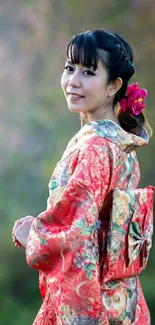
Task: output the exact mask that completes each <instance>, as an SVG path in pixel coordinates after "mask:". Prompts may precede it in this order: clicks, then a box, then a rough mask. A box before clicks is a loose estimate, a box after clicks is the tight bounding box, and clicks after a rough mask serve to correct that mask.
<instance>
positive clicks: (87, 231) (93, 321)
mask: <svg viewBox="0 0 155 325" xmlns="http://www.w3.org/2000/svg"><path fill="white" fill-rule="evenodd" d="M134 72H135V68H134V65H133V54H132V49H131V47H130V46H129V44H128V43H126V42H125V40H124V39H123V38H122V37H120V36H119V35H117V34H112V33H110V32H107V31H104V30H95V31H88V32H85V33H83V34H79V35H77V36H75V37H74V38H73V39H72V40H71V41H70V43H69V45H68V48H67V61H66V64H65V68H64V72H63V75H62V80H61V85H62V89H63V92H64V95H65V97H66V100H67V105H68V108H69V110H70V111H71V112H74V113H79V114H80V116H81V129H80V131H79V132H78V133H77V134H76V135H75V136H74V137H73V138H72V139H71V140H70V142H69V144H68V145H67V148H66V150H65V152H64V154H63V156H62V158H61V160H60V161H59V162H58V164H57V165H56V168H55V170H54V172H53V175H52V177H51V180H50V182H49V198H48V206H47V210H46V211H44V212H42V213H41V214H40V215H39V216H38V217H37V218H34V217H32V216H27V217H24V218H22V219H19V220H18V221H16V222H15V225H14V227H13V241H14V243H15V245H16V246H20V245H22V246H24V247H26V259H27V263H28V264H29V266H31V267H33V268H36V269H38V270H39V274H40V275H39V276H40V278H39V279H40V281H39V284H40V292H41V295H42V297H43V304H42V306H41V309H40V311H39V313H38V315H37V316H36V319H35V320H34V323H33V325H45V324H46V325H60V324H61V325H62V324H68V325H70V324H72V325H80V324H82V325H88V324H89V325H108V324H113V325H116V324H117V325H118V324H119V325H120V324H126V325H128V324H136V325H141V324H145V325H149V324H150V316H149V311H148V308H147V305H146V302H145V299H144V296H143V293H142V289H141V286H140V283H139V280H138V274H139V273H140V272H141V270H143V268H144V267H145V265H146V261H147V258H148V252H149V249H150V247H151V236H152V232H151V229H152V228H151V227H152V219H151V215H152V193H153V190H154V189H153V188H152V187H148V188H146V189H143V190H142V189H140V190H138V189H137V186H138V184H139V179H140V171H139V164H138V161H137V157H136V152H135V149H136V148H137V147H141V146H144V145H147V143H148V140H149V136H148V133H147V131H146V130H145V128H144V125H145V122H146V121H145V117H144V115H143V109H144V107H145V104H144V99H145V97H146V95H147V91H146V90H145V89H140V88H139V86H138V84H137V83H136V84H132V85H130V86H128V82H129V80H130V78H131V76H132V75H133V74H134ZM117 103H119V105H120V107H119V110H118V111H117V112H116V113H115V109H114V108H115V106H116V104H117ZM131 210H132V213H131ZM144 211H145V213H144ZM144 214H145V216H144ZM144 219H145V220H144ZM141 220H144V222H143V225H144V226H145V227H144V226H143V225H142V223H141ZM144 228H145V234H144V231H143V230H144ZM136 232H137V233H136ZM146 234H147V236H146ZM144 237H145V238H144ZM146 237H147V239H146ZM145 243H146V245H145ZM144 246H145V247H144ZM146 248H147V249H146Z"/></svg>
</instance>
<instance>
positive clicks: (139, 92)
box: [120, 82, 147, 116]
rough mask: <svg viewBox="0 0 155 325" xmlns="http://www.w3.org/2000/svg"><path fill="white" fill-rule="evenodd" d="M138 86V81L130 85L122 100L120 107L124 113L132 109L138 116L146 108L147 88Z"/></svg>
mask: <svg viewBox="0 0 155 325" xmlns="http://www.w3.org/2000/svg"><path fill="white" fill-rule="evenodd" d="M138 87H139V84H138V82H136V83H133V84H131V85H130V86H128V88H127V91H126V96H125V97H124V98H122V99H121V100H120V109H121V111H122V112H123V113H125V112H127V111H130V112H131V113H132V114H133V115H135V116H137V115H139V114H140V113H141V111H142V110H143V109H144V108H145V103H144V99H145V98H146V97H147V90H146V89H142V88H138Z"/></svg>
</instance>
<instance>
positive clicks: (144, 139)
mask: <svg viewBox="0 0 155 325" xmlns="http://www.w3.org/2000/svg"><path fill="white" fill-rule="evenodd" d="M94 136H98V137H102V138H105V139H107V140H109V141H111V142H113V143H115V144H116V145H117V146H118V147H120V148H121V149H122V150H124V151H126V152H131V151H133V150H135V148H136V147H142V146H145V145H147V144H148V142H149V135H148V133H147V131H146V130H145V129H144V128H143V129H142V132H141V134H140V136H138V135H135V134H133V133H129V132H126V131H125V130H124V129H122V128H121V127H120V126H119V125H118V124H116V123H115V122H113V121H111V120H107V119H105V120H98V121H92V122H89V123H87V124H85V125H84V126H83V127H82V128H81V129H80V131H79V132H78V133H77V134H76V135H75V136H74V137H73V138H72V139H71V140H70V142H69V143H68V146H67V149H71V147H72V149H73V150H74V149H76V147H81V146H82V145H83V144H84V142H86V141H87V140H89V139H90V138H91V137H94Z"/></svg>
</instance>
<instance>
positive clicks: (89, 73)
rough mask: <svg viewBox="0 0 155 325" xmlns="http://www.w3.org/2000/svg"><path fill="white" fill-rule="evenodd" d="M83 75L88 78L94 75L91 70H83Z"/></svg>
mask: <svg viewBox="0 0 155 325" xmlns="http://www.w3.org/2000/svg"><path fill="white" fill-rule="evenodd" d="M84 74H86V75H88V76H95V73H94V72H93V71H91V70H85V71H84Z"/></svg>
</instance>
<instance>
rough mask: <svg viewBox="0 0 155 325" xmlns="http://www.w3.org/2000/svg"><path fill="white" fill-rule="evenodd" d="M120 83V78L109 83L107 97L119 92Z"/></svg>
mask: <svg viewBox="0 0 155 325" xmlns="http://www.w3.org/2000/svg"><path fill="white" fill-rule="evenodd" d="M122 83H123V81H122V79H121V78H120V77H119V78H117V79H115V80H113V81H111V82H110V84H109V97H112V96H114V95H115V94H116V93H117V92H118V91H119V89H120V88H121V87H122Z"/></svg>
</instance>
